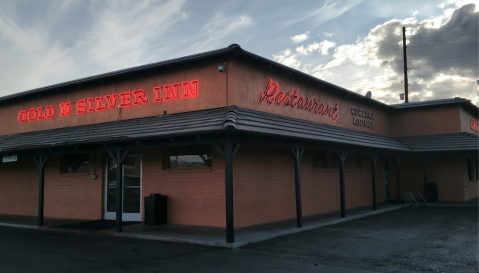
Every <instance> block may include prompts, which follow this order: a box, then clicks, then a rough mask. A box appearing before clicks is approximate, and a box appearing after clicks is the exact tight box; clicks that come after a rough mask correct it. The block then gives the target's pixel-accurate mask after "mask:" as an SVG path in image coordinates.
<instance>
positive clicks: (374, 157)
mask: <svg viewBox="0 0 479 273" xmlns="http://www.w3.org/2000/svg"><path fill="white" fill-rule="evenodd" d="M377 162H378V156H377V155H371V165H372V172H373V173H372V175H373V210H377V209H378V205H377V196H376V164H377Z"/></svg>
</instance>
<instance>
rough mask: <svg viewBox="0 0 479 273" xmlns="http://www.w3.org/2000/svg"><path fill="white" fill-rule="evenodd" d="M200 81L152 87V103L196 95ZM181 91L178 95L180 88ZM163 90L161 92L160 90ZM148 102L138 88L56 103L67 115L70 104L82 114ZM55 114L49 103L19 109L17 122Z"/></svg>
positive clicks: (32, 120) (68, 114)
mask: <svg viewBox="0 0 479 273" xmlns="http://www.w3.org/2000/svg"><path fill="white" fill-rule="evenodd" d="M199 83H200V81H199V80H193V81H188V82H182V83H181V84H180V83H174V84H168V85H164V86H163V87H154V88H153V93H154V95H155V99H154V100H153V102H154V103H160V102H163V101H165V102H168V101H175V100H178V99H190V98H196V97H198V94H199V92H198V86H199ZM181 87H182V89H183V90H182V93H181V95H180V88H181ZM162 91H163V92H162ZM148 102H149V100H148V97H147V94H146V92H145V90H143V89H138V90H134V91H131V92H130V91H127V92H121V93H119V94H110V95H105V96H99V97H94V98H86V99H81V100H79V101H77V102H76V103H71V102H63V103H60V104H59V105H58V108H59V110H60V117H62V118H63V117H69V116H70V115H71V113H72V109H71V108H72V104H74V105H75V107H76V109H75V110H74V113H76V114H77V115H83V114H85V113H95V112H103V111H106V110H113V109H115V108H117V107H118V108H129V107H132V106H133V107H136V106H142V105H147V104H148ZM54 116H55V108H54V107H53V106H51V105H49V106H46V107H38V108H32V109H29V110H21V111H20V112H19V113H18V116H17V119H18V122H19V123H26V122H35V121H37V120H48V119H52V118H53V117H54Z"/></svg>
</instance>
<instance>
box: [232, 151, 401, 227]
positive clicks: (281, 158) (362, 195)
mask: <svg viewBox="0 0 479 273" xmlns="http://www.w3.org/2000/svg"><path fill="white" fill-rule="evenodd" d="M312 158H313V153H312V152H311V151H305V152H304V154H303V157H302V159H301V164H300V168H301V195H302V196H301V198H302V208H303V216H308V215H315V214H320V213H325V212H331V211H337V210H340V195H339V194H340V192H339V170H338V169H335V170H334V169H333V170H313V165H312V164H313V163H312ZM361 161H362V168H361V169H360V170H345V194H346V208H355V207H362V206H368V205H372V184H371V183H372V171H371V163H370V160H369V158H368V157H365V156H363V157H362V160H361ZM382 164H383V162H382V161H380V162H378V165H377V166H378V168H377V198H378V203H381V202H383V201H384V194H383V180H382V176H381V174H382V168H381V166H383V165H382ZM234 179H235V182H234V192H235V194H234V197H235V201H234V204H235V227H244V226H250V225H256V224H261V223H267V222H274V221H280V220H285V219H290V218H294V217H296V201H295V200H296V199H295V188H294V185H295V184H294V165H293V159H292V155H291V152H290V151H289V149H288V148H284V147H282V148H275V147H261V146H254V145H242V146H241V148H240V149H239V151H238V154H237V155H236V158H235V167H234ZM390 187H391V189H392V188H393V187H395V184H394V183H391V184H390ZM392 193H395V191H392Z"/></svg>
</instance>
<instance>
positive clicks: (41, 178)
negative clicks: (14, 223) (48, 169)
mask: <svg viewBox="0 0 479 273" xmlns="http://www.w3.org/2000/svg"><path fill="white" fill-rule="evenodd" d="M49 159H50V156H48V155H45V156H36V157H34V158H33V160H35V163H36V164H37V167H38V226H43V206H44V204H45V201H44V197H45V166H46V165H47V162H48V160H49Z"/></svg>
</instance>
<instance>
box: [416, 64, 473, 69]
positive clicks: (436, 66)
mask: <svg viewBox="0 0 479 273" xmlns="http://www.w3.org/2000/svg"><path fill="white" fill-rule="evenodd" d="M468 65H478V64H477V63H476V64H459V65H442V66H422V67H417V68H414V67H413V68H408V70H413V69H419V68H430V67H450V66H468Z"/></svg>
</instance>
